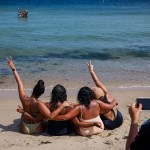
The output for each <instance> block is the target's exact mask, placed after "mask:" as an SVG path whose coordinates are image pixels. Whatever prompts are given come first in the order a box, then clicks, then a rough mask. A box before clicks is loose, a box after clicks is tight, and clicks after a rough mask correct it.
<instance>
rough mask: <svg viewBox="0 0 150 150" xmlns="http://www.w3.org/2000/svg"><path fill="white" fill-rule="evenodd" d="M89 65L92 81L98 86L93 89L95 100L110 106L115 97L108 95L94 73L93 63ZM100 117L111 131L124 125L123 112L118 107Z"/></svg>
mask: <svg viewBox="0 0 150 150" xmlns="http://www.w3.org/2000/svg"><path fill="white" fill-rule="evenodd" d="M87 65H88V68H89V72H90V74H91V76H92V79H93V81H94V82H95V84H96V86H97V87H94V88H93V91H94V94H95V98H96V99H99V100H100V101H103V102H104V103H108V104H109V103H110V102H111V101H113V97H112V96H111V95H110V94H109V93H108V90H107V89H106V87H105V86H104V85H103V84H102V83H101V82H100V81H99V79H98V77H97V75H96V73H95V72H94V67H93V65H92V64H91V61H90V62H89V63H87ZM100 117H101V119H102V121H103V123H104V126H105V128H106V129H109V130H113V129H115V128H118V127H120V126H121V125H122V123H123V116H122V114H121V112H120V111H118V110H117V106H115V107H113V109H111V110H110V111H107V112H106V113H105V114H101V115H100Z"/></svg>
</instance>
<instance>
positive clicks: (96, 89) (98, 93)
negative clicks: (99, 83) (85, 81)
mask: <svg viewBox="0 0 150 150" xmlns="http://www.w3.org/2000/svg"><path fill="white" fill-rule="evenodd" d="M93 92H94V95H95V98H96V99H100V98H101V97H103V96H104V95H105V94H104V92H103V90H102V89H101V88H99V87H94V88H93Z"/></svg>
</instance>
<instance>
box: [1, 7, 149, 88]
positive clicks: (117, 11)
mask: <svg viewBox="0 0 150 150" xmlns="http://www.w3.org/2000/svg"><path fill="white" fill-rule="evenodd" d="M17 8H18V7H17V6H0V14H1V15H0V64H1V65H0V76H1V77H3V78H4V79H5V78H8V77H10V75H11V72H10V71H9V68H8V67H7V65H6V59H5V58H6V57H8V56H10V55H11V56H12V57H13V59H14V61H15V64H16V65H17V68H18V71H19V72H20V73H21V74H22V76H23V78H24V80H31V79H34V80H36V79H37V78H43V79H46V80H48V79H49V80H52V84H57V82H72V83H74V84H76V85H87V84H92V83H91V82H92V81H91V79H90V76H89V74H88V70H87V67H86V62H87V61H88V60H92V62H93V64H94V65H95V70H96V72H97V74H98V76H99V77H101V79H102V80H103V82H105V83H106V85H112V86H123V87H124V86H149V85H150V79H149V75H150V60H149V58H150V9H149V5H136V6H91V5H78V6H75V7H74V6H51V7H46V6H41V7H33V6H32V7H31V6H30V7H28V8H26V9H28V11H29V16H28V18H26V19H23V18H18V17H17ZM77 81H78V82H77Z"/></svg>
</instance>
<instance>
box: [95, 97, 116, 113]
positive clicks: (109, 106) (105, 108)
mask: <svg viewBox="0 0 150 150" xmlns="http://www.w3.org/2000/svg"><path fill="white" fill-rule="evenodd" d="M97 103H98V104H99V106H100V114H104V113H107V112H108V111H110V110H111V109H113V108H114V107H115V106H116V105H117V103H116V100H115V99H114V100H113V101H112V102H110V104H107V103H104V102H102V101H100V100H97Z"/></svg>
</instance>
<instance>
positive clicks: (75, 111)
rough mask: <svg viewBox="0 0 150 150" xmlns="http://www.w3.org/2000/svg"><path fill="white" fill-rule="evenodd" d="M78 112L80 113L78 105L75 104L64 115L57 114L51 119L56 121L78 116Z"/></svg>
mask: <svg viewBox="0 0 150 150" xmlns="http://www.w3.org/2000/svg"><path fill="white" fill-rule="evenodd" d="M79 113H80V108H79V105H76V106H75V107H74V108H72V109H71V110H70V111H69V112H67V113H66V114H65V115H58V116H56V117H55V118H54V119H53V120H56V121H64V120H69V119H72V118H75V117H76V116H78V115H79Z"/></svg>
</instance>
